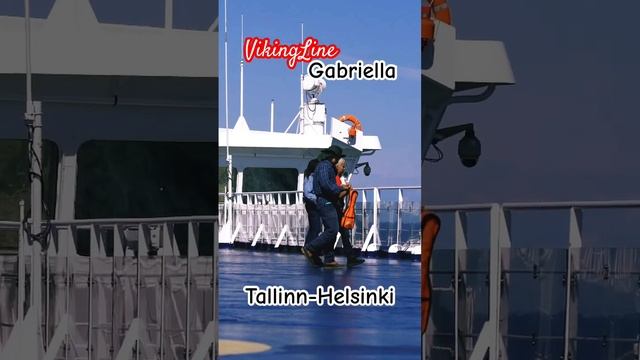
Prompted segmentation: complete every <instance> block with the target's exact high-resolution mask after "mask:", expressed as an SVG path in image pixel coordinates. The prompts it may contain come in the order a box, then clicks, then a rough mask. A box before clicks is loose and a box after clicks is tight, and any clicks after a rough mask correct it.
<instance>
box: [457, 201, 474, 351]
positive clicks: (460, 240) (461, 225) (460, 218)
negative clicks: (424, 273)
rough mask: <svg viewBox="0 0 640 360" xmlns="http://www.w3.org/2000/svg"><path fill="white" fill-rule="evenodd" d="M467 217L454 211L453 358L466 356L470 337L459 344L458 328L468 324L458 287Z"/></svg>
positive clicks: (464, 258)
mask: <svg viewBox="0 0 640 360" xmlns="http://www.w3.org/2000/svg"><path fill="white" fill-rule="evenodd" d="M466 250H467V217H466V215H465V213H462V212H460V211H456V212H455V264H454V266H455V270H454V271H455V274H454V276H455V277H454V292H455V296H454V298H455V300H454V303H455V304H454V305H455V307H454V320H455V321H454V332H453V335H454V339H455V348H454V359H460V358H462V359H466V358H467V352H466V349H467V345H469V344H468V342H469V341H470V339H467V338H465V339H467V340H466V341H465V344H464V346H461V345H462V344H460V328H461V327H462V328H463V329H464V331H465V332H466V331H467V329H468V324H467V321H466V313H467V311H466V306H467V304H466V301H461V300H463V299H466V297H465V293H464V292H463V293H461V292H460V287H461V283H462V287H463V290H464V284H465V281H464V280H465V278H464V276H463V275H462V273H464V272H465V271H466V270H467V254H466V252H465V251H466ZM460 302H462V304H460ZM461 305H462V306H463V309H464V313H463V314H460V307H461ZM461 348H462V349H463V351H464V356H463V357H460V349H461Z"/></svg>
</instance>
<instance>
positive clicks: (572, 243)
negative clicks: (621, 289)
mask: <svg viewBox="0 0 640 360" xmlns="http://www.w3.org/2000/svg"><path fill="white" fill-rule="evenodd" d="M581 249H582V211H581V210H580V209H576V208H575V207H571V208H570V209H569V249H567V274H566V280H565V286H566V296H565V308H564V311H565V318H564V357H563V359H569V358H574V356H575V354H576V351H575V350H576V349H575V346H574V344H573V341H572V339H573V338H575V337H576V335H577V328H578V312H577V311H578V299H577V296H576V293H575V292H574V291H573V290H574V287H575V286H577V283H576V282H574V281H573V279H574V278H575V275H574V274H575V273H577V272H578V271H579V270H580V268H579V267H580V250H581Z"/></svg>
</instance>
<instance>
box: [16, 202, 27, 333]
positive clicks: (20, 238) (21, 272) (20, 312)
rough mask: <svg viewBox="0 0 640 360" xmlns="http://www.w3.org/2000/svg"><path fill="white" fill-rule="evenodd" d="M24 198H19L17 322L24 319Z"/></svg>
mask: <svg viewBox="0 0 640 360" xmlns="http://www.w3.org/2000/svg"><path fill="white" fill-rule="evenodd" d="M23 220H24V200H20V228H19V230H18V231H19V232H20V233H19V235H18V322H19V323H22V320H23V319H24V298H25V283H26V281H25V263H24V251H25V245H26V244H25V241H26V240H25V236H24V235H25V228H24V222H23Z"/></svg>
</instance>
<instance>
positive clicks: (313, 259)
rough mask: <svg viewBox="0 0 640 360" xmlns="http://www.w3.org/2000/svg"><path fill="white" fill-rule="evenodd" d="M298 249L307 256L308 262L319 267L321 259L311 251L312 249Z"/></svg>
mask: <svg viewBox="0 0 640 360" xmlns="http://www.w3.org/2000/svg"><path fill="white" fill-rule="evenodd" d="M300 251H302V254H303V255H304V257H306V258H307V260H309V263H310V264H311V265H313V266H315V267H321V266H322V265H323V264H322V260H321V259H320V257H319V256H318V255H316V254H314V253H313V251H311V250H309V249H307V248H306V247H304V246H303V247H301V248H300Z"/></svg>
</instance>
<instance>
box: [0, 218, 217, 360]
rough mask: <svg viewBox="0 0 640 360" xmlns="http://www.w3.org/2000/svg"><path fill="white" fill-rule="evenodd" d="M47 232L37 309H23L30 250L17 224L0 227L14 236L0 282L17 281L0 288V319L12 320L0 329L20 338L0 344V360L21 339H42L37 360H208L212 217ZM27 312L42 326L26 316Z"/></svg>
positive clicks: (213, 343)
mask: <svg viewBox="0 0 640 360" xmlns="http://www.w3.org/2000/svg"><path fill="white" fill-rule="evenodd" d="M50 224H51V225H50V226H51V227H50V233H49V234H48V236H47V238H48V247H47V246H45V249H46V251H45V252H46V255H47V256H44V257H43V264H42V266H43V267H44V269H43V275H44V276H43V279H42V288H43V289H44V290H45V291H44V294H45V296H44V299H43V301H44V303H40V304H38V303H37V302H36V303H34V305H32V306H28V307H27V306H25V307H24V308H23V306H22V305H23V304H24V303H29V302H30V301H32V300H33V299H28V297H27V298H25V295H24V289H25V288H26V287H27V286H29V284H30V283H31V281H29V280H28V278H29V274H30V271H29V270H30V267H31V266H33V264H31V257H30V256H29V254H30V251H31V247H30V245H29V244H28V241H27V240H26V236H24V232H23V231H22V224H21V223H19V222H7V221H2V222H0V230H5V231H6V230H9V231H17V232H18V234H19V252H18V254H17V255H18V256H15V255H7V256H0V266H1V268H2V269H4V270H5V271H3V272H2V273H0V277H4V278H15V277H18V281H17V282H14V283H13V285H11V286H8V285H3V286H2V287H0V297H1V298H2V299H1V300H0V304H2V305H0V306H2V307H3V309H1V310H2V313H3V314H13V315H12V316H13V318H12V319H11V321H9V319H3V320H2V322H3V324H4V325H5V326H7V324H9V323H13V329H12V332H11V334H16V333H17V334H22V336H13V337H12V336H9V337H8V338H6V339H5V338H0V358H13V357H15V356H17V355H16V354H19V353H20V351H21V348H23V347H24V346H23V345H24V344H22V343H21V341H23V340H20V338H24V337H25V334H30V335H29V336H28V338H30V339H32V340H33V339H35V338H36V337H37V336H38V334H39V335H40V336H41V337H42V339H43V342H44V344H45V353H44V355H43V356H44V357H43V358H44V359H48V358H51V359H53V358H54V357H55V358H58V357H59V356H61V355H60V354H62V356H63V358H65V359H67V358H70V357H74V358H75V357H76V355H77V356H81V357H82V356H84V357H88V358H107V357H108V358H112V356H116V355H117V356H116V357H115V358H117V359H121V358H122V359H125V358H126V359H129V358H134V359H140V358H143V357H144V358H148V357H151V358H158V359H172V358H185V359H194V360H195V359H205V358H211V359H213V358H215V357H216V356H217V351H218V350H217V339H218V333H217V324H218V319H217V306H218V305H217V289H216V286H217V282H216V281H215V278H216V274H217V261H218V259H217V251H216V249H217V228H218V226H217V217H216V216H188V217H163V218H137V219H136V218H124V219H82V220H70V221H58V220H52V221H51V222H50ZM80 254H83V255H85V256H82V255H80ZM29 265H31V266H29ZM7 269H12V270H11V271H7ZM1 283H2V284H5V282H1ZM16 290H18V291H16ZM16 292H18V294H19V299H18V301H17V304H16V299H15V293H16ZM26 308H28V310H27V311H25V310H24V309H26ZM34 308H41V309H42V312H41V313H42V314H43V315H42V317H43V319H40V320H38V319H37V318H35V317H34V316H33V314H34V311H32V310H33V309H34ZM39 329H44V330H39ZM205 333H206V336H205ZM0 335H1V333H0ZM72 353H74V354H75V355H73V356H72ZM82 354H84V355H82Z"/></svg>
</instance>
